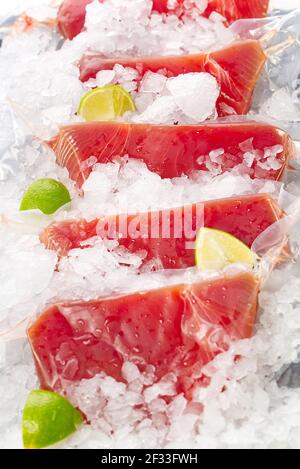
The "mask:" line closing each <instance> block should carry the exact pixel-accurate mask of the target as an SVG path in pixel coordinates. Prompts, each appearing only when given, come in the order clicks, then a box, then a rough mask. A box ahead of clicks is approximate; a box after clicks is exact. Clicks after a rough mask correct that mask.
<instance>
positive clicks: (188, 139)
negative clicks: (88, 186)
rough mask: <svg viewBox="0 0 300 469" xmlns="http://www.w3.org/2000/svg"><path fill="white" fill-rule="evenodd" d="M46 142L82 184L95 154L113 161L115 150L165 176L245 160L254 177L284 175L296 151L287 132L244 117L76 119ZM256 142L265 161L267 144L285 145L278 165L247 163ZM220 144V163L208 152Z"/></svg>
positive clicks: (222, 168)
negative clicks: (160, 121) (180, 122)
mask: <svg viewBox="0 0 300 469" xmlns="http://www.w3.org/2000/svg"><path fill="white" fill-rule="evenodd" d="M247 142H248V143H247ZM48 144H49V145H50V147H51V148H52V149H53V151H54V152H55V154H56V159H57V163H58V164H59V165H60V166H63V167H65V168H67V169H68V171H69V175H70V178H71V179H73V180H74V181H75V182H76V183H77V184H78V185H79V186H81V185H82V184H83V183H84V181H85V180H86V179H87V178H88V176H89V174H90V172H91V170H92V168H91V165H90V163H89V162H90V161H91V160H90V158H91V157H93V160H94V159H95V158H96V159H97V162H98V163H109V162H112V161H114V159H115V157H116V156H121V157H122V156H126V155H129V157H130V158H135V159H139V160H142V161H143V162H144V163H145V164H146V165H147V167H148V168H149V169H150V171H153V172H155V173H157V174H159V175H160V176H161V177H162V178H175V177H180V176H182V175H190V174H191V173H192V172H193V171H195V170H202V171H208V170H210V169H211V168H214V169H215V168H216V167H217V169H218V171H219V172H220V173H224V172H226V171H228V170H230V169H232V168H234V167H236V166H237V165H240V164H242V163H244V165H245V169H246V170H247V172H248V173H249V174H250V175H251V177H255V178H266V179H273V180H280V179H281V177H282V175H283V174H284V170H285V168H286V166H287V165H288V161H289V159H292V158H293V157H294V156H295V148H294V145H293V142H292V140H291V138H290V137H289V135H288V134H287V133H285V132H284V131H282V130H280V129H278V128H276V127H273V126H272V125H269V124H264V123H261V122H246V121H241V122H232V123H228V122H215V123H205V124H201V125H189V126H174V125H170V126H167V125H166V126H161V125H148V124H129V123H119V122H118V123H113V122H87V123H78V124H71V125H68V126H65V127H63V128H62V129H61V130H60V132H59V134H58V135H57V136H56V137H54V138H53V139H52V140H51V141H50V142H48ZM252 145H253V148H254V149H255V150H258V153H261V159H262V161H265V158H264V151H265V150H266V149H267V148H270V147H274V146H278V145H281V146H282V147H283V151H280V152H279V153H278V154H277V155H276V157H275V161H276V163H277V166H275V168H276V169H265V168H263V167H261V164H262V163H261V162H259V161H258V160H257V158H256V159H254V161H253V164H252V166H251V168H250V167H247V165H246V163H245V159H244V153H245V152H247V151H248V152H249V149H251V147H252ZM220 149H223V150H224V153H223V154H222V155H220V156H219V157H218V164H216V163H215V162H212V161H211V159H210V156H209V153H210V152H212V151H214V150H220ZM242 150H243V151H242ZM250 153H251V151H250ZM248 164H249V163H248ZM273 167H274V165H273Z"/></svg>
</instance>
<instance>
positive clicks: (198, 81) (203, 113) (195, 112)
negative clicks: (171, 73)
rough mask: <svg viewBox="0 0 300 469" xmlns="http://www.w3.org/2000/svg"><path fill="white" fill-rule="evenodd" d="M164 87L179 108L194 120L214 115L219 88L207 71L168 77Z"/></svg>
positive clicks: (201, 119)
mask: <svg viewBox="0 0 300 469" xmlns="http://www.w3.org/2000/svg"><path fill="white" fill-rule="evenodd" d="M166 88H167V89H168V91H169V92H170V94H171V96H172V97H173V99H174V102H175V103H176V104H177V106H178V107H179V109H181V111H183V113H184V114H185V115H186V116H188V117H190V118H191V119H194V120H195V121H196V122H203V121H205V120H206V119H208V118H209V117H212V116H214V114H215V109H216V102H217V99H218V97H219V94H220V89H219V85H218V83H217V80H216V79H215V78H214V77H213V76H212V75H210V74H209V73H186V74H182V75H178V76H177V77H175V78H169V79H168V81H167V83H166Z"/></svg>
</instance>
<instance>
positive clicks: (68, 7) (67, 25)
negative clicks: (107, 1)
mask: <svg viewBox="0 0 300 469" xmlns="http://www.w3.org/2000/svg"><path fill="white" fill-rule="evenodd" d="M92 1H93V0H64V1H63V3H62V4H61V6H60V8H59V10H58V15H57V25H58V30H59V31H60V33H61V34H62V35H63V36H64V37H65V38H66V39H73V38H74V37H75V36H77V35H78V34H79V33H81V31H83V28H84V23H85V16H86V7H87V5H88V4H89V3H92Z"/></svg>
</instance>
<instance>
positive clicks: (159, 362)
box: [10, 12, 300, 393]
mask: <svg viewBox="0 0 300 469" xmlns="http://www.w3.org/2000/svg"><path fill="white" fill-rule="evenodd" d="M298 19H299V21H300V18H298V13H297V12H296V13H293V14H290V15H287V16H286V17H284V18H278V17H276V18H271V19H267V20H262V21H259V22H256V21H255V22H254V21H252V20H251V21H240V22H238V23H236V24H235V25H233V26H232V28H233V29H234V30H235V31H237V32H239V34H240V35H241V36H242V37H246V36H251V37H255V38H259V39H260V40H261V41H262V42H263V44H264V46H265V48H266V51H267V53H268V56H269V62H268V64H267V75H266V76H265V77H264V78H263V80H262V81H261V83H260V84H259V85H258V88H257V91H256V96H255V101H254V104H253V113H258V114H259V116H260V117H259V118H260V119H263V117H262V116H264V115H266V116H268V119H269V118H270V117H272V118H273V119H277V122H280V125H283V126H284V127H285V128H286V129H288V130H289V131H291V132H292V134H293V136H294V137H297V136H298V119H297V113H296V111H297V102H296V98H297V90H298V86H299V83H298V82H297V80H298V69H297V65H296V64H297V60H296V57H297V53H298V36H297V28H298ZM299 24H300V23H299ZM290 54H291V55H290ZM288 57H293V60H291V64H290V66H291V67H292V66H293V69H291V70H289V71H288V73H286V70H287V68H288V67H289V64H287V58H288ZM286 67H287V68H286ZM283 71H284V72H283ZM278 72H279V73H278ZM266 84H267V86H266ZM280 90H284V91H285V92H286V93H288V95H289V96H291V97H292V98H291V99H292V100H293V103H294V104H295V106H296V111H295V118H293V119H292V120H289V121H288V122H283V119H282V116H283V115H285V111H280V113H279V115H273V114H272V115H271V114H270V112H269V110H270V109H269V107H268V106H269V104H270V103H269V104H268V105H266V101H267V100H268V99H269V98H272V96H273V95H271V93H274V92H276V91H280ZM229 121H230V119H229ZM246 121H247V118H246V119H245V122H246ZM232 122H236V118H234V119H232ZM120 128H121V125H120ZM119 130H120V129H119ZM299 135H300V134H299ZM128 137H129V136H128V135H127V133H126V135H125V140H126V141H127V140H128ZM72 138H73V137H72ZM249 138H250V139H251V133H249ZM220 141H222V138H221V137H220ZM246 141H247V139H246V140H244V142H246ZM123 143H124V142H123ZM123 143H122V142H121V144H122V145H123ZM152 143H153V142H152ZM239 143H243V142H239ZM56 144H57V142H55V145H56ZM251 145H252V144H251V142H249V141H248V147H247V148H246V147H244V148H245V153H250V155H248V157H249V158H252V157H253V154H251V153H253V151H257V149H256V148H253V147H251ZM276 145H280V142H279V143H278V142H276V144H275V143H274V145H273V144H272V145H271V144H270V147H271V148H272V147H273V148H274V147H275V146H276ZM237 147H238V145H237ZM55 150H56V151H58V150H57V146H55ZM93 150H94V148H93ZM277 150H278V148H277ZM277 150H274V151H275V152H276V151H277ZM261 151H262V150H261ZM225 153H226V152H225ZM281 153H282V150H281V151H280V152H279V153H275V156H277V155H278V154H281ZM223 154H224V153H221V154H213V155H211V157H212V158H210V163H214V164H215V165H214V164H213V165H212V168H213V169H214V170H218V169H220V168H219V166H220V157H221V159H222V155H223ZM64 156H65V153H64V154H63V153H61V157H62V159H63V157H64ZM92 156H93V154H92V153H91V154H90V155H88V158H87V163H86V160H84V161H83V163H86V164H83V166H80V168H77V169H79V170H80V171H82V173H84V172H86V171H87V170H89V168H90V167H91V166H92V164H93V161H89V158H90V157H92ZM103 156H104V157H107V155H103ZM112 156H113V155H112ZM255 156H257V155H254V157H255ZM264 156H265V155H261V154H259V155H258V158H259V161H260V163H262V164H264V163H265V161H264V160H263V157H264ZM269 156H270V157H271V158H273V157H274V154H272V152H271V154H270V155H269ZM213 158H215V161H213ZM218 158H219V160H218ZM106 159H107V158H106ZM275 160H276V158H275ZM98 162H99V161H98ZM94 163H95V161H94ZM100 163H101V161H100ZM102 163H104V161H102ZM273 163H274V164H275V166H274V168H267V170H269V169H271V170H272V169H274V170H275V171H276V170H277V171H278V170H279V169H280V168H278V167H277V169H276V161H275V162H274V158H273ZM64 166H66V167H68V166H67V165H64ZM165 167H167V165H166V166H165ZM260 167H261V168H262V169H264V168H263V167H262V166H260ZM68 169H70V167H69V168H68ZM265 169H266V168H265ZM157 172H158V173H159V171H157ZM159 174H160V173H159ZM170 177H171V176H170ZM74 179H75V178H74ZM82 182H83V181H81V183H82ZM286 198H287V199H286V200H285V203H284V208H287V210H288V214H287V216H286V217H284V218H280V217H279V216H278V218H280V219H278V220H277V221H276V219H275V220H273V221H274V222H275V224H274V225H273V224H272V223H271V222H270V226H269V227H268V228H267V230H266V231H264V232H263V233H259V234H258V238H257V239H256V240H254V242H253V243H252V242H251V243H250V241H249V244H251V245H252V247H253V249H254V250H255V252H257V254H258V255H259V256H260V257H261V261H260V266H259V271H258V272H255V273H253V272H249V271H245V270H244V269H242V268H236V270H235V268H233V269H232V271H231V270H230V269H228V270H226V271H225V272H221V273H215V274H213V275H212V276H210V275H208V276H207V278H203V277H201V276H200V278H198V279H197V278H196V277H197V274H196V276H195V277H194V278H193V275H194V274H191V278H190V279H189V280H188V281H187V283H182V284H181V285H180V286H178V283H176V284H175V283H174V284H172V285H171V286H170V285H169V286H164V287H163V288H158V285H160V284H161V283H162V276H163V274H162V273H160V274H159V275H158V276H157V277H156V278H157V280H155V281H154V283H155V282H157V288H154V287H152V289H148V290H146V291H145V290H144V289H143V288H142V284H141V282H140V285H141V288H140V291H139V292H138V293H132V294H130V295H129V294H128V293H127V294H124V292H123V291H122V289H120V290H119V291H118V290H117V288H115V290H113V293H112V296H106V297H103V299H101V298H100V299H99V300H95V301H92V302H87V301H81V302H77V303H72V302H66V303H63V304H60V303H59V304H58V305H57V306H53V307H50V308H49V309H46V310H45V311H44V312H43V313H42V315H41V317H40V319H39V320H38V321H37V322H35V323H34V324H33V325H32V327H31V328H30V332H29V336H30V340H31V344H32V348H33V351H34V354H35V358H36V361H37V363H38V369H39V375H40V379H41V384H42V385H43V386H46V387H50V388H53V389H55V390H59V391H61V390H63V389H64V386H65V382H72V381H77V380H80V379H83V378H86V377H90V376H93V374H95V373H99V372H102V371H105V372H106V373H107V374H108V375H110V376H112V377H114V378H116V379H118V380H119V379H120V380H122V366H123V364H124V362H125V360H130V361H132V362H133V363H135V364H136V365H137V366H139V367H140V368H141V370H144V369H145V368H146V367H147V365H152V366H154V367H156V370H158V371H157V373H158V375H157V378H158V379H160V378H161V377H162V376H163V375H164V374H167V373H168V372H169V371H174V369H178V370H179V371H178V381H177V385H178V390H179V391H182V390H183V391H184V392H186V393H189V392H190V391H191V388H192V383H193V382H194V381H195V377H196V379H199V380H201V379H202V374H201V367H202V366H203V365H204V364H205V363H207V362H208V361H210V360H211V359H213V358H214V356H215V355H216V354H217V353H220V352H222V351H226V350H227V348H228V346H229V344H230V342H231V340H238V339H243V338H247V337H250V336H251V333H252V331H253V325H254V322H255V317H256V313H257V297H258V291H259V287H261V286H262V284H263V282H264V281H266V280H267V278H268V276H269V274H270V272H271V271H272V269H273V268H274V266H275V265H278V263H280V262H286V261H287V259H290V260H295V259H296V258H297V254H298V252H297V239H296V238H295V237H294V235H295V229H296V227H297V223H298V220H299V207H298V205H299V204H298V202H295V201H294V196H293V194H291V195H286ZM253 199H254V196H253ZM291 201H292V203H290V202H291ZM259 205H260V208H261V204H259ZM225 213H226V217H227V216H228V211H227V212H225V211H224V214H225ZM221 215H222V214H221ZM224 217H225V215H224ZM275 218H276V217H275ZM127 221H128V219H127ZM226 221H227V222H228V219H227V220H226ZM244 221H245V220H240V222H239V223H237V225H238V226H243V222H244ZM78 223H79V221H78V220H75V221H74V220H73V222H72V224H71V225H68V228H67V230H66V231H67V234H68V236H69V234H70V230H69V228H71V237H72V236H73V237H74V236H76V233H77V232H78V233H79V234H80V236H79V239H76V240H75V241H76V242H75V244H74V245H73V244H72V243H73V241H74V239H70V238H69V237H68V236H65V235H66V233H65V231H64V230H65V228H66V226H67V225H66V224H65V222H63V223H62V225H60V228H62V231H63V236H61V235H60V236H59V238H58V239H55V240H54V244H55V247H56V249H57V250H59V249H60V243H62V245H63V246H65V245H66V244H67V251H68V250H70V249H80V248H82V247H83V246H82V245H81V243H82V242H85V241H88V240H89V239H90V238H91V237H94V236H95V235H96V234H98V233H97V232H95V230H94V227H93V229H92V233H91V232H89V230H88V229H87V230H86V232H85V229H86V226H84V227H82V225H78ZM271 225H272V226H271ZM56 227H57V225H56ZM210 227H217V228H218V229H223V230H226V231H229V230H228V229H226V227H225V226H221V225H220V224H218V226H217V225H213V226H210ZM53 228H54V226H52V228H51V227H50V228H49V229H50V233H51V236H52V235H53V230H52V231H51V229H53ZM83 228H84V229H83ZM78 233H77V234H78ZM82 233H85V235H84V236H83V239H82ZM232 234H234V235H236V236H237V237H239V238H241V235H240V234H239V233H238V232H232ZM252 241H253V240H252ZM70 243H71V245H70ZM76 243H77V244H76ZM167 244H168V249H169V248H170V242H169V240H167ZM46 245H47V243H46ZM128 246H129V244H128ZM128 246H127V248H128ZM48 247H50V246H49V245H48ZM125 247H126V246H125ZM179 247H180V248H181V251H178V246H177V245H176V246H174V247H173V253H172V256H169V260H170V262H174V266H175V267H176V268H178V265H177V264H176V262H177V260H178V258H179V257H181V258H183V259H184V258H185V257H184V256H182V246H179ZM159 248H160V246H159V243H157V242H156V243H155V249H156V251H155V255H154V256H153V259H152V260H155V261H157V258H158V257H159V256H160V257H161V258H160V259H158V260H159V262H160V263H161V267H164V268H166V266H165V265H164V264H163V263H162V260H164V261H166V259H165V256H166V253H165V251H164V249H162V250H161V251H160V252H159ZM141 249H144V250H145V246H137V250H139V251H140V250H141ZM60 254H61V253H60ZM63 254H67V252H64V253H63ZM283 254H284V255H283ZM192 257H193V254H190V256H189V258H190V259H191V258H192ZM66 262H67V261H66ZM157 265H158V264H157V263H156V264H155V266H154V267H156V268H157ZM183 267H190V264H189V263H188V264H187V265H184V266H183ZM168 268H170V267H168ZM149 275H150V274H149ZM176 275H178V279H179V278H180V276H181V273H180V272H178V271H176V270H175V271H174V272H173V274H172V273H170V277H169V279H170V278H171V277H174V276H175V277H176ZM61 278H62V277H61ZM141 280H142V278H141ZM185 280H186V279H183V282H184V281H185ZM127 281H128V279H127ZM171 283H172V282H171ZM174 285H175V286H174ZM176 285H177V286H176ZM117 295H119V296H117ZM120 295H121V296H120ZM44 300H45V299H42V301H41V303H44V302H45V301H44ZM46 302H47V301H46ZM51 302H53V298H52V297H51ZM100 311H101V313H103V311H104V313H105V314H104V315H103V317H101V315H100V313H99V312H100ZM36 312H40V311H36ZM114 314H116V317H117V318H118V320H117V321H116V320H115V319H111V316H114ZM118 315H119V316H118ZM144 316H148V319H149V322H147V323H146V325H145V326H144V327H143V325H142V323H143V317H144ZM103 321H104V322H103ZM116 322H117V323H118V324H117V325H116ZM170 322H171V323H172V328H170V330H167V331H166V329H165V327H163V326H165V323H168V324H169V323H170ZM24 324H25V325H26V322H22V323H21V325H20V328H17V329H16V330H17V331H18V332H17V333H18V334H19V333H20V331H22V332H21V334H22V333H23V332H24ZM44 325H46V327H47V328H48V332H49V334H50V340H48V339H47V341H46V340H45V337H44V336H43V332H41V331H40V328H41V329H42V328H43V326H44ZM90 325H92V326H90ZM60 328H61V329H60ZM60 333H61V334H60ZM10 337H11V336H10ZM170 337H171V338H172V341H173V342H168V344H167V343H166V340H167V339H169V338H170ZM170 344H171V349H172V350H171V352H170V350H169V349H168V347H169V346H170ZM174 349H175V350H176V354H175V356H174V353H173V352H174ZM41 350H43V352H44V353H43V356H42V357H41V356H40V351H41ZM57 350H58V352H57ZM87 351H88V353H86V352H87ZM132 351H134V353H133V352H132ZM170 353H171V355H172V359H170V356H171V355H170ZM90 356H92V358H90ZM112 357H113V360H112ZM109 363H110V364H111V365H112V368H111V369H110V368H109V366H108V364H109ZM186 363H187V365H186ZM195 363H197V366H195ZM49 364H50V365H51V366H50V365H49ZM183 370H184V371H183Z"/></svg>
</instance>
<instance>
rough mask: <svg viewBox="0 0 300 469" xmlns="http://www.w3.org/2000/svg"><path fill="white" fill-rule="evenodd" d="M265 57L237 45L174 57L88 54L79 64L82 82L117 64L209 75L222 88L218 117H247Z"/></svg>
mask: <svg viewBox="0 0 300 469" xmlns="http://www.w3.org/2000/svg"><path fill="white" fill-rule="evenodd" d="M265 61H266V56H265V54H264V52H263V49H262V47H261V45H260V43H259V42H258V41H255V40H246V41H240V42H236V43H234V44H232V45H230V46H228V47H226V48H225V49H220V50H218V51H215V52H209V53H199V54H193V55H177V56H172V57H166V56H161V57H159V56H158V57H126V58H104V57H103V55H101V54H99V53H87V54H85V55H84V56H83V57H82V59H81V61H80V79H81V80H82V81H87V80H88V79H89V78H95V77H96V75H97V73H98V72H99V71H100V70H111V69H113V68H114V66H115V65H116V64H120V65H123V66H124V67H131V68H134V69H136V70H137V71H138V72H139V75H140V78H142V77H143V76H144V74H145V73H146V72H149V71H151V72H153V73H162V74H164V75H166V76H167V77H175V76H178V75H180V74H184V73H189V72H206V73H210V74H211V75H212V76H214V77H215V78H216V80H217V82H218V83H219V86H220V96H219V98H218V100H217V111H218V115H219V117H224V116H228V115H233V114H247V112H248V111H249V108H250V104H251V98H252V94H253V91H254V88H255V85H256V82H257V80H258V78H259V76H260V73H261V71H262V69H263V66H264V64H265Z"/></svg>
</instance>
